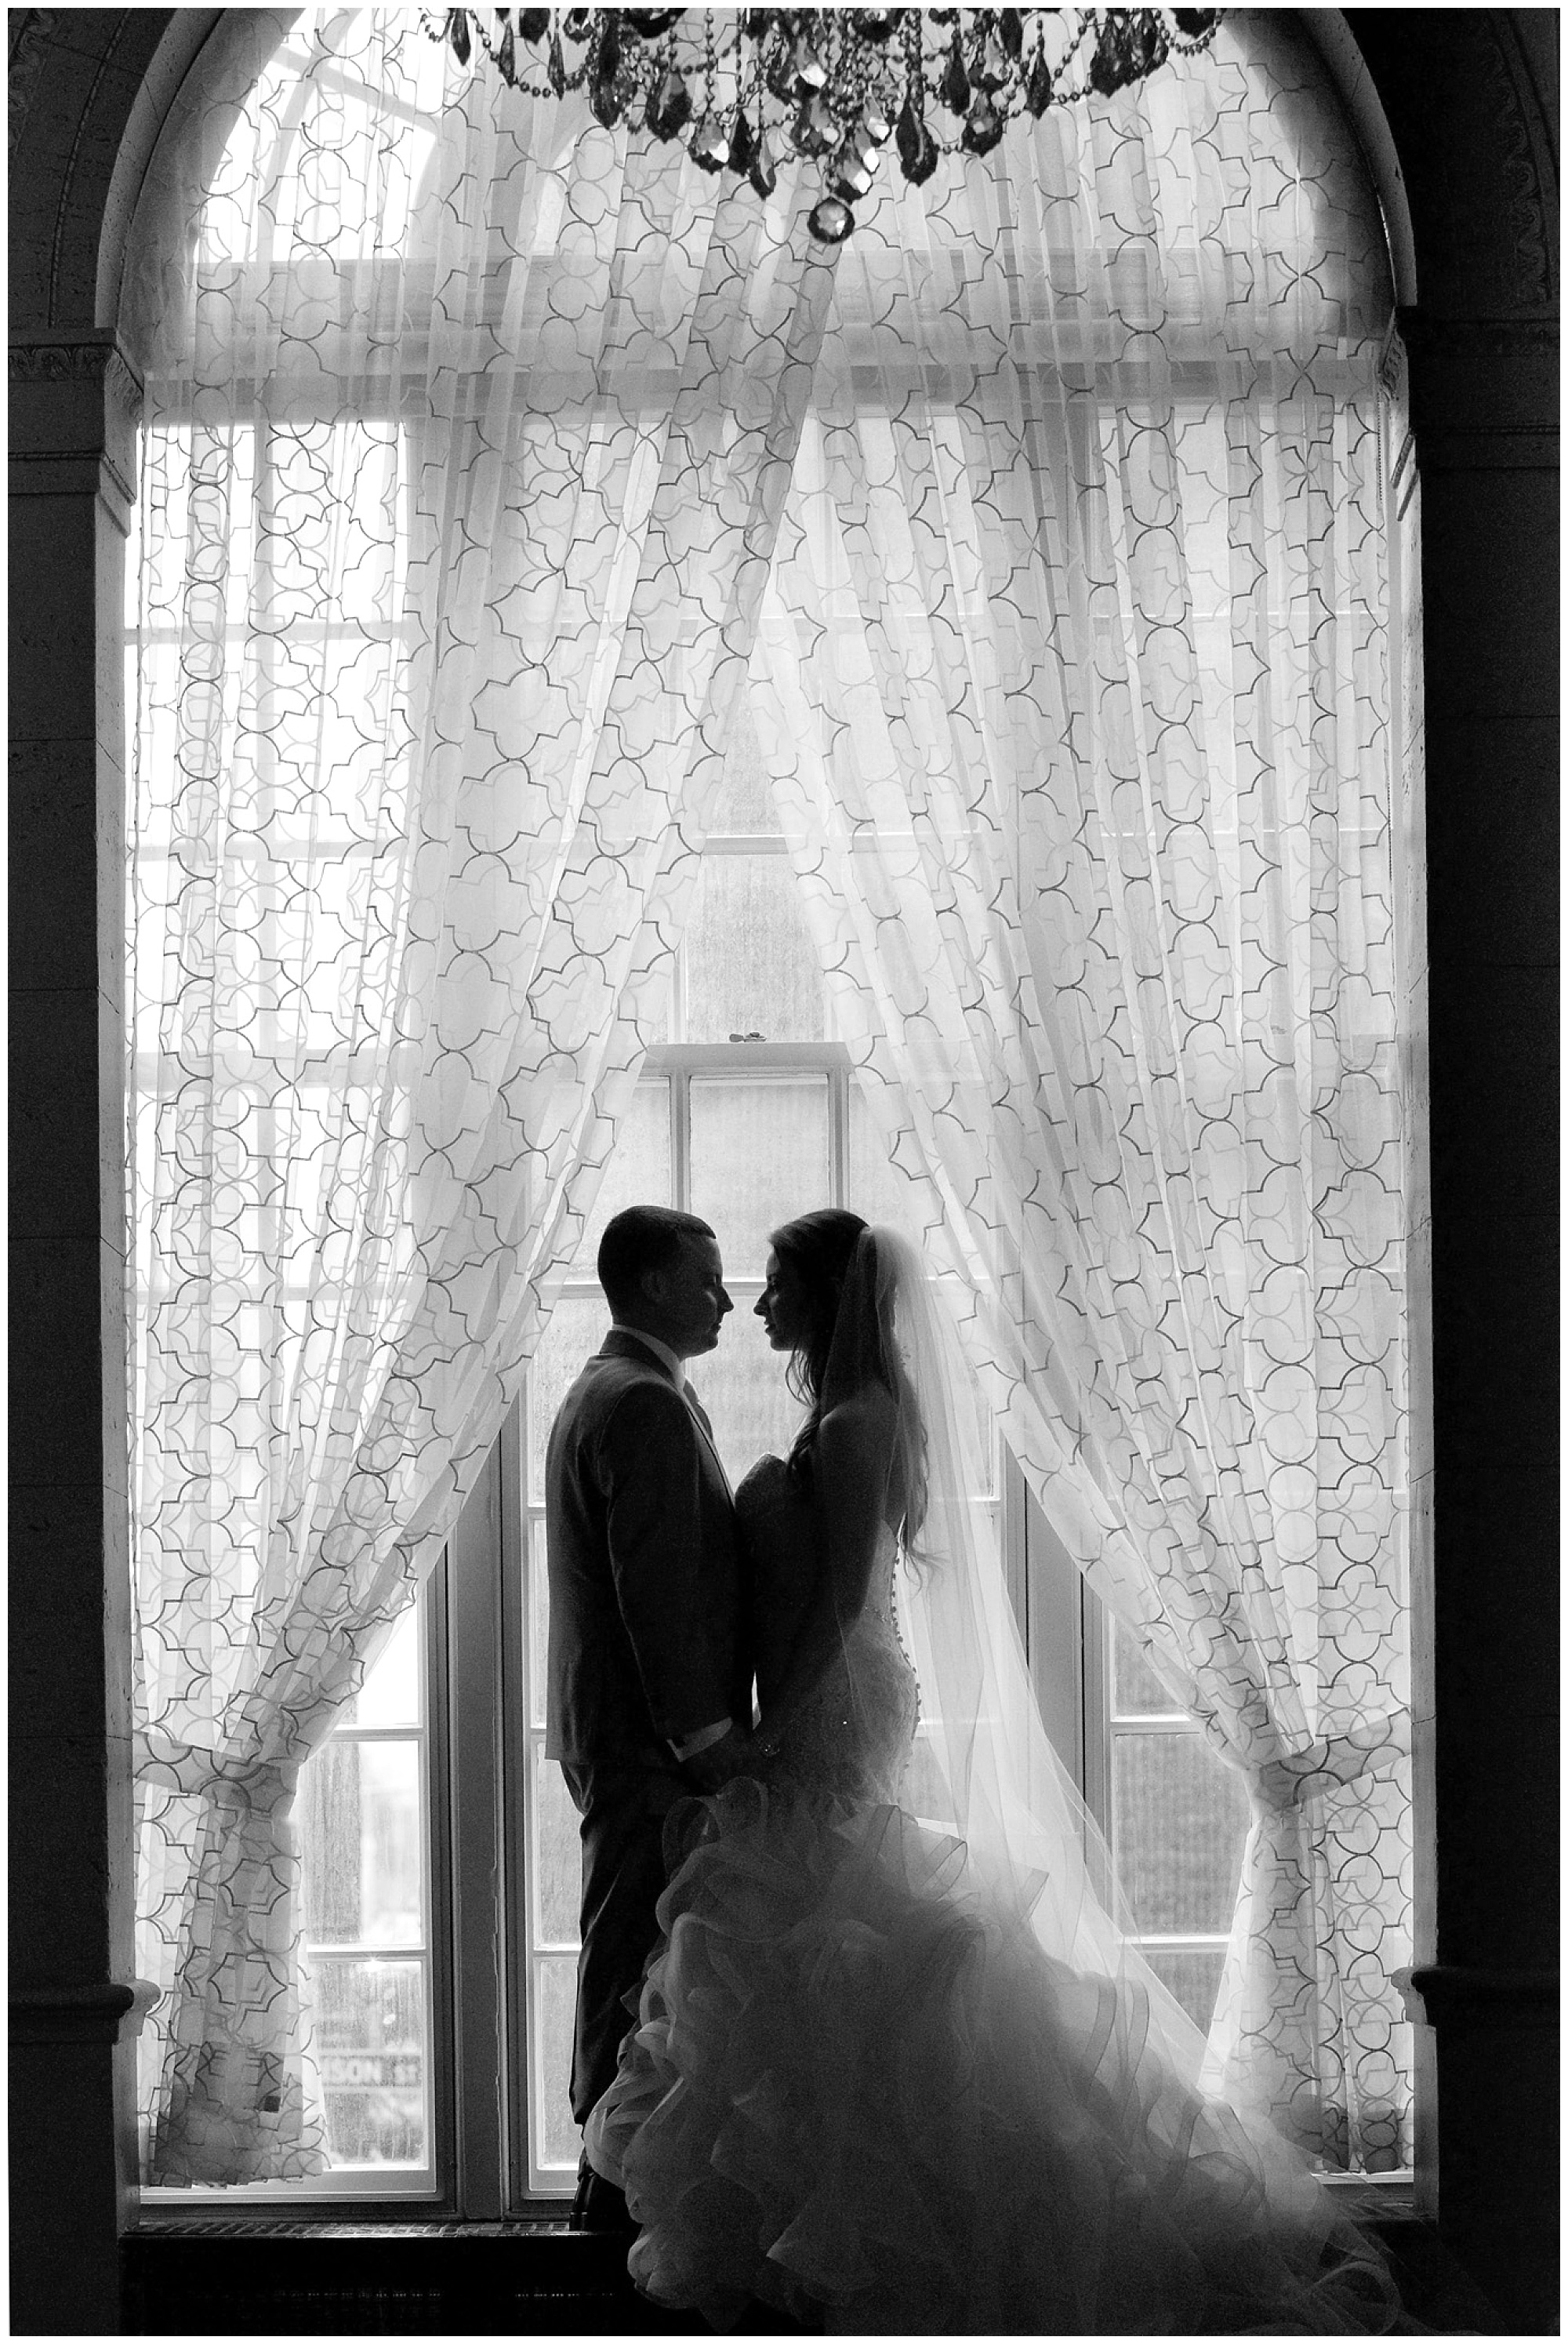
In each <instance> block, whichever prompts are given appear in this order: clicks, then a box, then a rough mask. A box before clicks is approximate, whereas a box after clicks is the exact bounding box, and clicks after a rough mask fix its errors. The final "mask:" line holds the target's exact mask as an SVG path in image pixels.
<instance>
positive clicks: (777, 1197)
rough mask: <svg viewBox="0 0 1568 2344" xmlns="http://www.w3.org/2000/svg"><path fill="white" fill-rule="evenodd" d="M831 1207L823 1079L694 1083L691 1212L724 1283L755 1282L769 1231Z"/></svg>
mask: <svg viewBox="0 0 1568 2344" xmlns="http://www.w3.org/2000/svg"><path fill="white" fill-rule="evenodd" d="M829 1201H830V1198H829V1181H828V1083H827V1077H826V1076H818V1077H815V1078H812V1077H809V1076H789V1077H787V1078H782V1079H778V1080H774V1079H770V1078H769V1077H768V1076H735V1077H732V1078H729V1077H719V1076H712V1077H709V1076H699V1077H695V1078H694V1079H693V1082H692V1086H691V1209H692V1211H693V1212H694V1213H697V1214H698V1215H699V1216H700V1217H701V1218H702V1219H703V1220H705V1221H707V1222H708V1223H709V1225H710V1227H711V1228H714V1229H715V1230H717V1232H718V1235H719V1249H720V1251H721V1252H722V1254H723V1256H724V1268H725V1271H726V1274H727V1275H728V1276H729V1277H730V1278H758V1279H760V1278H761V1277H762V1275H763V1272H764V1270H765V1268H766V1266H767V1260H768V1232H769V1229H776V1228H778V1227H779V1223H780V1222H781V1221H789V1220H793V1219H794V1218H795V1217H796V1216H797V1214H799V1213H809V1212H812V1211H814V1210H815V1209H816V1208H817V1207H819V1206H821V1205H826V1204H828V1203H829ZM729 1323H730V1322H729V1321H726V1324H727V1325H729ZM704 1399H705V1404H706V1395H705V1396H704Z"/></svg>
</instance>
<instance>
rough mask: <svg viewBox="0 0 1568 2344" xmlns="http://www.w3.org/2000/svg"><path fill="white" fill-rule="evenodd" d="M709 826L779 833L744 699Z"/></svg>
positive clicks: (733, 832) (764, 834) (733, 831)
mask: <svg viewBox="0 0 1568 2344" xmlns="http://www.w3.org/2000/svg"><path fill="white" fill-rule="evenodd" d="M708 827H709V830H710V831H713V832H716V833H718V834H720V835H722V834H724V833H726V832H728V833H729V834H730V835H731V836H732V837H739V836H740V835H742V834H751V835H753V836H758V837H769V838H777V837H778V836H779V809H778V807H777V806H776V805H775V804H774V803H773V792H772V790H771V788H770V787H769V781H768V776H767V774H766V773H764V772H763V770H762V755H761V752H760V750H759V747H758V744H757V727H756V724H755V723H754V722H753V720H752V715H751V710H750V707H749V704H748V703H747V702H745V701H742V702H741V703H740V705H739V708H737V710H736V712H735V730H734V732H732V733H731V734H730V736H729V754H728V755H727V757H726V758H725V761H724V779H723V781H722V782H721V783H719V797H718V802H717V803H716V804H715V806H714V808H713V812H712V813H711V814H710V815H709V823H708Z"/></svg>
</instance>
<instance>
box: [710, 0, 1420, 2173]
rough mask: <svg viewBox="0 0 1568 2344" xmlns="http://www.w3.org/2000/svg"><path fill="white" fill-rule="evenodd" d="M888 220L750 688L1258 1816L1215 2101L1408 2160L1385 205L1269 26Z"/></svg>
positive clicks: (872, 222)
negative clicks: (1381, 373)
mask: <svg viewBox="0 0 1568 2344" xmlns="http://www.w3.org/2000/svg"><path fill="white" fill-rule="evenodd" d="M863 212H864V216H863V217H862V219H861V221H860V224H859V225H858V226H857V228H856V232H855V240H854V246H853V248H852V250H851V253H850V255H849V258H847V259H846V262H845V264H844V268H843V270H842V271H841V279H840V289H839V303H838V306H837V308H836V311H835V316H834V320H833V325H832V328H831V329H830V331H829V336H828V338H827V341H826V342H825V345H824V349H823V356H822V361H821V365H820V367H819V380H818V387H817V391H816V395H815V398H814V401H813V409H812V415H811V419H810V423H809V428H808V431H807V434H806V437H805V440H804V441H803V444H802V448H801V452H800V457H799V462H798V465H797V471H796V485H795V495H794V497H793V499H792V500H791V504H790V508H789V513H788V514H787V516H786V522H785V528H784V530H783V532H782V534H781V537H780V541H779V551H778V554H777V557H776V561H775V565H774V572H773V579H772V583H771V588H770V595H769V606H768V610H767V612H766V614H765V618H764V623H763V630H762V637H761V641H760V642H759V649H758V654H757V658H756V662H755V663H754V673H755V678H756V684H755V694H756V698H757V701H758V703H759V712H758V733H759V740H760V741H761V742H762V743H763V744H764V754H765V762H766V763H768V766H769V772H770V775H771V779H772V781H773V784H774V788H775V793H776V795H777V798H778V801H779V806H780V809H781V812H782V816H783V820H784V825H785V828H786V831H787V833H788V834H789V842H790V846H791V852H792V854H793V857H794V862H795V867H796V870H797V872H798V874H799V879H800V882H801V885H802V888H803V890H804V893H805V897H806V902H807V905H808V910H809V916H810V918H811V921H812V925H813V929H814V933H815V935H816V936H817V939H818V942H819V948H820V951H821V955H822V961H823V965H824V968H825V970H826V971H827V973H828V979H829V985H830V986H831V988H832V995H833V1005H834V1011H835V1015H836V1018H837V1021H838V1026H839V1031H840V1032H841V1033H842V1034H843V1035H844V1036H846V1037H847V1039H848V1041H849V1047H850V1052H851V1056H852V1057H853V1058H854V1060H855V1063H856V1066H857V1068H858V1070H859V1076H860V1079H861V1081H862V1084H863V1085H864V1087H865V1089H866V1092H867V1095H868V1097H869V1102H870V1104H871V1106H872V1108H873V1110H874V1113H875V1116H876V1119H877V1122H878V1125H879V1130H880V1134H881V1137H882V1138H883V1140H884V1141H885V1143H886V1144H887V1146H888V1147H889V1148H890V1152H891V1154H892V1157H893V1159H894V1161H895V1162H896V1163H897V1164H898V1165H900V1167H902V1169H903V1170H904V1171H905V1172H906V1173H907V1175H908V1176H909V1195H910V1212H911V1215H912V1216H913V1217H914V1219H915V1221H916V1222H917V1224H923V1225H924V1228H925V1231H926V1236H927V1240H928V1244H929V1248H930V1252H931V1254H932V1256H933V1258H936V1259H937V1260H939V1261H940V1262H941V1263H942V1264H943V1266H944V1267H945V1268H946V1269H947V1270H948V1271H949V1273H950V1277H951V1278H952V1280H953V1282H954V1285H955V1288H956V1290H958V1291H959V1292H960V1293H961V1294H962V1295H963V1296H964V1297H965V1298H966V1307H967V1309H968V1314H969V1316H968V1324H967V1327H966V1334H967V1336H968V1339H969V1344H970V1356H971V1359H972V1363H973V1365H974V1366H975V1369H976V1371H977V1373H978V1374H979V1375H980V1379H981V1382H982V1384H983V1386H984V1387H985V1389H986V1391H987V1395H988V1398H989V1399H990V1401H991V1404H992V1406H993V1407H994V1408H995V1409H996V1411H997V1413H998V1416H999V1418H1000V1423H1001V1428H1002V1430H1003V1433H1004V1435H1005V1437H1006V1438H1007V1440H1009V1442H1010V1445H1011V1447H1012V1449H1013V1450H1014V1453H1015V1454H1016V1455H1017V1457H1018V1458H1019V1460H1020V1464H1021V1465H1022V1467H1023V1469H1024V1471H1025V1474H1026V1476H1027V1478H1028V1480H1029V1482H1030V1486H1031V1487H1032V1489H1033V1490H1035V1492H1036V1494H1037V1495H1038V1497H1039V1498H1040V1502H1041V1504H1042V1506H1043V1508H1044V1510H1045V1512H1046V1515H1047V1517H1048V1519H1049V1520H1050V1522H1051V1524H1052V1526H1053V1528H1054V1529H1055V1530H1056V1531H1057V1532H1058V1534H1059V1535H1060V1538H1061V1540H1062V1541H1063V1543H1064V1544H1065V1545H1066V1546H1067V1548H1068V1550H1069V1551H1070V1553H1071V1554H1072V1555H1073V1556H1074V1557H1075V1559H1076V1560H1077V1561H1078V1562H1079V1563H1080V1565H1081V1567H1082V1569H1083V1570H1084V1571H1085V1572H1086V1574H1087V1575H1088V1577H1089V1579H1090V1581H1091V1584H1093V1585H1094V1586H1095V1588H1096V1589H1097V1590H1098V1591H1099V1592H1100V1593H1101V1595H1102V1596H1103V1597H1104V1599H1105V1600H1106V1601H1107V1602H1108V1603H1110V1604H1111V1607H1112V1609H1113V1610H1114V1611H1116V1612H1117V1614H1118V1615H1119V1617H1120V1618H1121V1620H1123V1621H1124V1622H1127V1623H1128V1625H1129V1627H1130V1628H1131V1630H1132V1632H1133V1633H1134V1635H1135V1637H1136V1639H1137V1641H1138V1642H1139V1643H1140V1644H1141V1648H1142V1650H1143V1652H1144V1654H1145V1656H1146V1658H1147V1659H1148V1661H1149V1662H1150V1664H1151V1666H1152V1667H1153V1669H1154V1670H1155V1672H1156V1673H1157V1674H1158V1675H1159V1676H1160V1678H1161V1680H1162V1682H1164V1683H1165V1684H1166V1685H1167V1686H1168V1687H1169V1688H1170V1689H1171V1692H1173V1693H1174V1694H1175V1695H1176V1696H1177V1698H1178V1699H1180V1700H1181V1702H1182V1703H1183V1705H1185V1706H1187V1707H1189V1708H1190V1709H1191V1711H1192V1713H1194V1714H1195V1715H1196V1716H1197V1717H1198V1718H1199V1719H1200V1721H1201V1723H1202V1724H1203V1726H1204V1727H1205V1729H1206V1731H1207V1733H1208V1734H1209V1736H1210V1738H1211V1742H1212V1743H1213V1745H1214V1746H1215V1747H1216V1748H1217V1749H1218V1751H1219V1752H1220V1753H1221V1755H1222V1756H1223V1757H1224V1758H1225V1759H1226V1760H1227V1761H1228V1762H1229V1763H1231V1765H1233V1766H1234V1767H1235V1768H1236V1769H1237V1770H1238V1771H1239V1772H1240V1773H1241V1776H1242V1778H1243V1780H1244V1781H1245V1783H1246V1785H1247V1789H1248V1793H1249V1796H1250V1799H1251V1807H1252V1814H1253V1823H1252V1829H1251V1834H1250V1836H1249V1839H1248V1844H1247V1849H1246V1854H1245V1857H1244V1861H1243V1867H1242V1876H1241V1894H1240V1899H1239V1904H1238V1910H1237V1915H1236V1921H1235V1926H1234V1930H1233V1933H1232V1936H1231V1946H1230V1952H1229V1955H1228V1959H1227V1965H1226V1971H1225V1976H1224V1980H1223V1982H1222V1985H1221V1995H1220V2001H1219V2008H1218V2012H1217V2016H1216V2020H1215V2025H1214V2029H1213V2032H1212V2035H1211V2045H1210V2060H1209V2069H1208V2076H1209V2081H1210V2082H1211V2085H1213V2086H1215V2087H1216V2088H1219V2089H1222V2090H1223V2091H1224V2093H1225V2094H1226V2095H1227V2096H1229V2097H1231V2098H1232V2099H1233V2100H1236V2101H1238V2102H1239V2103H1241V2104H1242V2105H1246V2106H1251V2107H1259V2108H1261V2109H1262V2110H1265V2111H1266V2112H1267V2113H1268V2114H1269V2115H1270V2116H1271V2117H1272V2118H1273V2120H1274V2121H1275V2122H1276V2123H1277V2124H1279V2125H1280V2126H1281V2127H1282V2128H1283V2129H1285V2130H1286V2131H1287V2132H1288V2133H1289V2134H1291V2135H1292V2137H1295V2138H1296V2139H1298V2140H1299V2141H1301V2142H1302V2144H1303V2145H1304V2146H1306V2147H1309V2148H1311V2149H1312V2150H1313V2151H1314V2152H1316V2153H1318V2154H1320V2155H1321V2156H1322V2157H1323V2158H1324V2159H1325V2161H1326V2162H1328V2163H1329V2164H1331V2165H1334V2166H1344V2165H1352V2166H1355V2167H1370V2168H1374V2169H1375V2168H1379V2167H1392V2166H1397V2165H1400V2164H1402V2163H1405V2162H1408V2158H1409V2153H1410V2134H1409V2107H1410V2076H1409V2053H1408V2042H1407V2036H1406V2033H1405V2030H1404V2028H1403V2026H1402V2010H1401V2006H1400V2000H1399V1996H1398V1993H1397V1989H1396V1988H1395V1986H1394V1985H1393V1983H1392V1973H1393V1972H1394V1971H1395V1970H1396V1969H1397V1968H1398V1967H1399V1966H1400V1965H1401V1964H1402V1962H1403V1961H1404V1960H1406V1959H1408V1926H1409V1920H1408V1912H1409V1904H1408V1900H1409V1838H1408V1802H1409V1784H1408V1753H1409V1683H1408V1642H1407V1633H1406V1611H1405V1603H1406V1590H1405V1547H1404V1503H1405V1488H1404V1446H1403V1405H1404V1368H1403V1325H1402V1247H1403V1206H1402V1169H1401V1144H1402V1136H1401V1109H1400V1096H1399V1074H1398V1065H1397V1051H1396V1032H1395V1007H1396V986H1395V978H1394V965H1393V935H1392V866H1391V861H1390V856H1391V841H1390V828H1389V819H1388V807H1389V789H1390V775H1389V765H1388V704H1389V687H1388V680H1387V675H1386V672H1385V669H1386V662H1385V635H1386V629H1387V608H1386V580H1387V564H1386V545H1387V515H1386V512H1385V509H1384V493H1385V491H1384V483H1383V480H1382V472H1381V470H1380V462H1379V455H1378V448H1379V430H1380V402H1381V399H1382V392H1381V390H1380V387H1379V380H1378V361H1379V357H1380V352H1381V350H1382V345H1383V338H1384V335H1385V332H1386V329H1387V327H1388V322H1389V318H1390V296H1389V287H1388V278H1387V273H1386V266H1385V262H1384V259H1383V256H1382V249H1381V244H1380V239H1379V237H1378V234H1377V223H1376V211H1375V206H1374V204H1373V201H1372V196H1371V193H1370V190H1369V189H1368V188H1367V187H1366V186H1365V185H1364V183H1363V182H1362V181H1361V180H1360V178H1359V177H1358V174H1357V171H1356V169H1355V167H1354V162H1353V155H1352V150H1351V148H1350V147H1349V144H1348V141H1347V140H1346V138H1345V134H1344V132H1343V129H1342V126H1341V125H1340V124H1339V122H1338V119H1337V116H1336V111H1335V108H1334V105H1333V101H1332V97H1331V96H1330V94H1329V92H1328V90H1327V88H1326V86H1325V85H1324V83H1323V81H1322V76H1321V73H1320V72H1319V71H1318V69H1317V68H1316V67H1315V66H1314V64H1313V63H1312V61H1311V59H1310V58H1309V56H1307V55H1306V54H1305V53H1304V52H1303V51H1302V49H1300V48H1299V46H1298V45H1297V44H1296V38H1295V36H1294V35H1292V33H1291V32H1290V30H1289V28H1288V27H1286V26H1283V25H1281V24H1279V23H1278V21H1277V20H1270V21H1268V22H1266V23H1265V22H1263V21H1262V20H1260V19H1258V18H1256V17H1252V18H1248V19H1246V20H1245V21H1244V22H1241V23H1236V22H1235V21H1233V20H1232V21H1230V22H1228V23H1227V25H1226V26H1225V27H1224V28H1223V30H1222V33H1221V42H1220V44H1219V45H1218V47H1217V49H1216V51H1215V53H1214V55H1213V57H1212V59H1211V61H1210V62H1209V63H1208V64H1206V65H1205V66H1204V67H1202V68H1201V69H1199V70H1193V71H1183V72H1180V73H1177V74H1173V75H1171V76H1161V77H1158V78H1157V79H1156V80H1154V81H1151V83H1149V84H1148V85H1147V86H1145V87H1144V88H1143V89H1142V90H1141V91H1139V92H1137V93H1131V94H1128V95H1126V96H1123V97H1121V98H1119V99H1118V100H1116V101H1115V102H1113V103H1112V104H1111V105H1110V106H1105V107H1103V108H1094V109H1086V110H1084V111H1083V112H1082V113H1080V114H1066V113H1056V112H1053V113H1052V114H1050V115H1049V116H1047V117H1046V118H1045V120H1044V121H1043V122H1042V123H1041V124H1040V126H1039V128H1038V129H1037V130H1036V131H1034V132H1033V133H1031V134H1030V135H1029V136H1021V135H1016V134H1015V135H1014V136H1011V137H1010V139H1009V141H1007V142H1005V143H1004V145H1003V147H1001V148H1000V149H999V151H998V154H997V156H996V157H995V158H994V160H993V163H992V166H991V168H990V176H989V179H988V178H987V177H984V176H983V175H980V174H972V175H970V176H969V177H966V178H965V180H964V181H963V183H962V184H961V186H960V185H959V184H958V183H957V182H955V181H945V182H944V181H941V180H938V181H933V182H932V187H931V189H930V191H928V193H927V197H926V198H925V199H924V200H923V201H922V200H921V199H919V198H917V197H913V196H911V195H910V194H908V193H906V192H904V191H901V190H900V191H897V192H896V193H894V192H892V191H890V190H887V189H884V190H883V194H882V199H881V201H880V202H879V203H877V204H875V205H868V206H866V207H863ZM1042 264H1043V265H1042ZM857 292H859V293H860V294H861V296H862V298H861V300H860V301H859V304H858V305H856V306H855V307H854V308H852V309H851V308H850V302H851V298H852V296H853V295H854V294H855V293H857ZM960 321H961V324H962V327H963V331H962V333H961V335H960V333H959V332H958V327H959V324H960Z"/></svg>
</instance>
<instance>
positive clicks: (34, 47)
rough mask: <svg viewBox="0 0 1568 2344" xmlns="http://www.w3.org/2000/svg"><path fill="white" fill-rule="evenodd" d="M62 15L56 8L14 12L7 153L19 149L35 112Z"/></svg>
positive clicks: (7, 94)
mask: <svg viewBox="0 0 1568 2344" xmlns="http://www.w3.org/2000/svg"><path fill="white" fill-rule="evenodd" d="M58 16H59V11H58V10H57V9H55V8H18V9H16V10H15V12H14V14H13V15H12V19H11V41H10V46H9V49H8V51H7V54H6V61H5V109H6V126H5V136H6V149H5V151H6V154H7V156H11V155H15V152H16V141H17V140H18V138H20V136H21V135H22V129H23V126H24V124H25V122H26V119H27V116H28V114H29V112H30V111H31V108H32V105H33V96H34V93H35V90H36V89H37V86H38V76H39V75H40V74H41V73H42V72H43V70H44V59H45V56H46V55H47V53H48V48H49V39H50V35H52V34H53V32H54V30H55V24H56V22H57V20H58Z"/></svg>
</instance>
